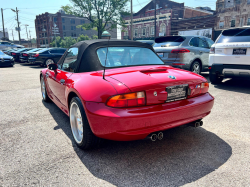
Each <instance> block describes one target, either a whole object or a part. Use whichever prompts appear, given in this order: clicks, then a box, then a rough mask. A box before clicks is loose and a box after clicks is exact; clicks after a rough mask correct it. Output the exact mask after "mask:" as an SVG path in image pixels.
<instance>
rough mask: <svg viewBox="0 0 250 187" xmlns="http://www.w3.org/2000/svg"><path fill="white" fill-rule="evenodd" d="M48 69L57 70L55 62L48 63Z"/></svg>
mask: <svg viewBox="0 0 250 187" xmlns="http://www.w3.org/2000/svg"><path fill="white" fill-rule="evenodd" d="M48 69H50V70H54V71H55V70H57V64H54V63H53V64H49V65H48Z"/></svg>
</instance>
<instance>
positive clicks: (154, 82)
mask: <svg viewBox="0 0 250 187" xmlns="http://www.w3.org/2000/svg"><path fill="white" fill-rule="evenodd" d="M105 76H109V77H110V78H112V79H114V80H116V81H118V82H120V83H122V84H124V85H126V86H127V87H128V89H130V91H131V92H138V91H145V93H146V100H147V104H148V105H151V104H159V103H164V102H165V101H166V99H167V92H166V88H167V87H170V86H176V85H184V84H188V85H189V88H191V89H192V88H193V87H195V86H196V85H197V84H200V83H202V82H206V79H205V78H204V77H202V76H200V75H197V74H195V73H192V72H189V71H185V70H180V69H175V68H173V67H170V66H159V65H156V66H141V67H140V66H136V67H127V68H121V69H119V68H117V69H109V70H106V73H105ZM169 76H172V77H173V76H174V77H175V78H176V79H171V78H170V77H169ZM155 92H157V96H155V95H154V93H155Z"/></svg>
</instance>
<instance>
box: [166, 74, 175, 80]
mask: <svg viewBox="0 0 250 187" xmlns="http://www.w3.org/2000/svg"><path fill="white" fill-rule="evenodd" d="M168 78H170V79H174V80H175V79H176V77H175V76H173V75H169V76H168Z"/></svg>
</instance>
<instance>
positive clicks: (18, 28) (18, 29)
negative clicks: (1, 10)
mask: <svg viewBox="0 0 250 187" xmlns="http://www.w3.org/2000/svg"><path fill="white" fill-rule="evenodd" d="M11 10H12V11H13V12H15V13H16V20H17V31H18V37H19V44H21V36H20V26H19V23H20V22H19V20H18V11H19V10H17V7H16V10H14V9H11Z"/></svg>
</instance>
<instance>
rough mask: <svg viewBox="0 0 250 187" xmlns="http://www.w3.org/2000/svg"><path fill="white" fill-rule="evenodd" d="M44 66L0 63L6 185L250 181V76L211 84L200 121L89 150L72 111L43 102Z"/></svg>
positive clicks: (0, 151)
mask: <svg viewBox="0 0 250 187" xmlns="http://www.w3.org/2000/svg"><path fill="white" fill-rule="evenodd" d="M40 70H41V68H39V67H37V66H35V65H33V66H31V65H24V64H16V65H15V67H14V68H1V69H0V186H157V187H159V186H192V187H193V186H249V184H250V177H249V176H250V159H249V158H250V149H249V147H250V128H249V126H250V117H249V114H250V94H249V93H250V83H248V82H246V81H245V82H243V81H241V82H239V81H235V80H225V81H224V83H223V84H221V85H218V86H213V85H210V93H211V94H212V95H213V96H214V97H215V105H214V108H213V110H212V113H211V114H210V115H209V116H208V117H206V118H205V119H204V120H203V121H204V125H203V126H202V127H200V128H193V127H187V126H182V127H178V128H175V129H171V130H168V131H165V132H164V139H163V140H162V141H156V142H150V141H145V140H141V141H133V142H113V141H107V142H105V144H104V145H103V146H102V147H101V148H98V149H95V150H91V151H82V150H80V149H78V148H77V147H76V145H75V144H74V143H72V142H73V141H72V135H71V131H70V126H69V119H68V117H67V116H66V115H65V114H64V113H63V112H62V111H61V110H60V109H59V108H58V107H57V106H56V105H55V104H53V103H44V102H42V96H41V93H40V82H39V71H40ZM204 76H205V77H207V74H204Z"/></svg>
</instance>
